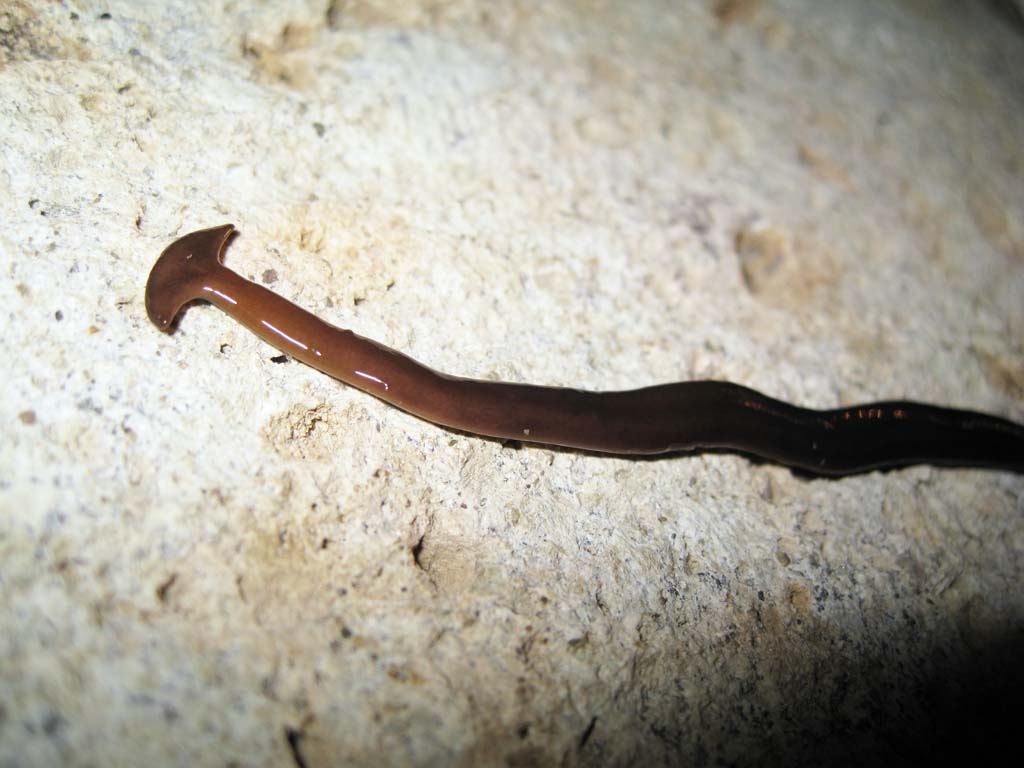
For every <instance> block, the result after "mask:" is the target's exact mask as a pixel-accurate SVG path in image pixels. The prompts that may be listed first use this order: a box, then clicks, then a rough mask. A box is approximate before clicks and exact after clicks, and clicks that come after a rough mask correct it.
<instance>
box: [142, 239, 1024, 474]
mask: <svg viewBox="0 0 1024 768" xmlns="http://www.w3.org/2000/svg"><path fill="white" fill-rule="evenodd" d="M233 232H234V227H233V226H232V225H230V224H226V225H223V226H220V227H214V228H212V229H205V230H201V231H198V232H193V233H191V234H189V235H185V236H184V237H182V238H180V239H178V240H176V241H174V242H173V243H171V245H169V246H168V247H167V248H166V249H165V250H164V252H163V253H162V254H161V255H160V258H159V259H157V262H156V264H155V265H154V266H153V269H152V271H151V273H150V275H149V281H148V283H147V284H146V311H147V313H148V315H149V318H150V320H152V321H153V323H154V324H155V325H156V326H157V327H158V328H159V329H160V330H162V331H167V332H170V330H172V328H173V326H172V322H173V320H174V319H175V317H176V316H177V314H178V312H179V310H180V309H181V308H182V306H184V305H185V304H186V303H188V302H190V301H194V300H197V299H201V300H205V301H208V302H210V303H212V304H216V305H217V306H218V307H220V308H221V309H222V310H224V311H225V312H227V313H228V314H229V315H231V316H232V317H233V318H235V319H236V320H237V321H238V322H240V323H241V324H242V325H244V326H245V327H246V328H248V329H249V330H251V331H252V332H253V333H255V334H257V335H258V336H259V337H260V338H262V339H263V340H265V341H267V342H268V343H270V344H271V345H273V346H275V347H277V348H278V349H280V350H281V351H283V352H286V353H287V354H288V355H290V356H291V357H294V358H295V359H297V360H301V361H302V362H304V363H306V364H307V365H310V366H312V367H314V368H316V369H317V370H319V371H322V372H324V373H326V374H328V375H330V376H333V377H334V378H336V379H340V380H341V381H343V382H345V383H346V384H350V385H351V386H353V387H357V388H358V389H361V390H363V391H364V392H368V393H369V394H371V395H374V396H376V397H378V398H380V399H381V400H384V401H386V402H388V403H390V404H392V405H394V406H396V407H398V408H401V409H403V410H405V411H408V412H409V413H412V414H414V415H416V416H419V417H420V418H423V419H426V420H427V421H430V422H433V423H435V424H440V425H443V426H446V427H451V428H453V429H457V430H461V431H463V432H468V433H472V434H476V435H482V436H487V437H496V438H503V439H509V440H520V441H524V442H530V443H542V444H546V445H558V446H564V447H567V448H575V449H581V450H586V451H598V452H603V453H612V454H659V453H667V452H673V451H701V450H710V449H716V450H726V451H735V452H739V453H744V454H750V455H753V456H756V457H759V458H761V459H764V460H767V461H771V462H775V463H778V464H783V465H786V466H789V467H793V468H797V469H800V470H805V471H807V472H811V473H815V474H822V475H832V476H840V475H848V474H854V473H858V472H866V471H869V470H872V469H881V468H887V467H898V466H906V465H910V464H935V465H945V466H975V467H987V468H992V469H1003V470H1010V471H1013V472H1024V426H1022V425H1020V424H1017V423H1015V422H1012V421H1008V420H1007V419H1003V418H1000V417H998V416H992V415H988V414H983V413H976V412H974V411H966V410H958V409H954V408H945V407H940V406H935V405H927V404H924V403H916V402H911V401H888V402H877V403H868V404H865V405H854V406H849V407H846V408H837V409H834V410H821V411H819V410H812V409H808V408H801V407H799V406H795V405H790V404H789V403H785V402H782V401H780V400H775V399H773V398H771V397H768V396H766V395H763V394H761V393H760V392H757V391H755V390H753V389H749V388H747V387H744V386H741V385H739V384H733V383H730V382H723V381H688V382H678V383H674V384H660V385H657V386H652V387H644V388H641V389H632V390H627V391H619V392H590V391H585V390H579V389H569V388H561V387H545V386H536V385H532V384H511V383H505V382H495V381H483V380H478V379H469V378H462V377H458V376H449V375H447V374H444V373H441V372H439V371H435V370H432V369H431V368H428V367H427V366H424V365H422V364H420V363H418V362H416V361H415V360H413V359H412V358H410V357H408V356H406V355H403V354H401V353H400V352H396V351H395V350H393V349H389V348H388V347H385V346H383V345H382V344H378V343H377V342H375V341H372V340H370V339H366V338H363V337H362V336H358V335H356V334H354V333H352V331H348V330H345V329H342V328H338V327H336V326H334V325H331V324H330V323H327V322H325V321H323V320H321V319H320V318H318V317H316V316H315V315H313V314H311V313H309V312H307V311H306V310H304V309H302V308H301V307H298V306H296V305H295V304H292V303H291V302H289V301H287V300H286V299H284V298H282V297H281V296H279V295H277V294H275V293H273V292H272V291H270V290H268V289H266V288H264V287H263V286H261V285H258V284H256V283H253V282H251V281H249V280H246V279H245V278H243V277H241V276H239V275H238V274H236V273H235V272H232V271H231V270H229V269H228V268H227V267H225V266H224V265H223V264H222V263H221V260H222V258H223V252H224V248H225V246H226V245H227V243H228V241H229V240H230V238H231V236H232V234H233Z"/></svg>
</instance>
